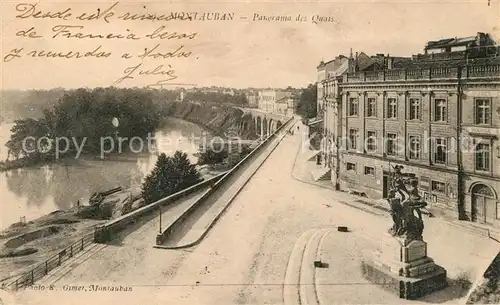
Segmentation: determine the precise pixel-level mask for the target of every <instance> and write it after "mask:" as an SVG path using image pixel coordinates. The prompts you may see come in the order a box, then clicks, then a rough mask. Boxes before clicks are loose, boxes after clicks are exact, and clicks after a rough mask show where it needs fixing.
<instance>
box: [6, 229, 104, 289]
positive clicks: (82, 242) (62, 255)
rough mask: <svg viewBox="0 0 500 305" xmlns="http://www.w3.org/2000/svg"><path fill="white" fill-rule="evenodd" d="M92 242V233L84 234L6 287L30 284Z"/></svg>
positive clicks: (17, 287) (11, 287)
mask: <svg viewBox="0 0 500 305" xmlns="http://www.w3.org/2000/svg"><path fill="white" fill-rule="evenodd" d="M93 243H94V234H93V233H89V234H86V235H84V236H83V237H82V238H80V239H79V240H78V241H76V242H74V243H73V244H71V245H70V246H69V247H67V248H65V249H64V250H62V251H59V253H57V254H56V255H54V256H52V257H50V258H49V259H47V260H46V261H45V262H43V263H41V264H39V265H38V266H36V267H34V268H33V269H31V270H30V271H27V272H24V273H23V274H22V275H21V276H19V277H18V278H17V279H16V280H15V281H13V282H12V283H10V284H8V285H7V288H10V289H13V290H18V289H19V288H22V287H27V286H31V285H33V284H34V283H35V281H37V280H39V279H41V278H43V277H44V276H46V275H47V274H48V273H49V272H50V271H51V270H53V269H55V268H57V267H59V266H61V264H62V263H64V262H65V261H67V260H68V259H70V258H72V257H73V256H75V255H76V254H78V253H80V252H82V251H83V250H85V248H87V247H88V246H89V245H91V244H93Z"/></svg>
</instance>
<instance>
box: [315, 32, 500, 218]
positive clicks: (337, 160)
mask: <svg viewBox="0 0 500 305" xmlns="http://www.w3.org/2000/svg"><path fill="white" fill-rule="evenodd" d="M498 50H499V48H498V47H497V46H496V45H495V43H494V41H493V40H492V39H491V37H490V36H489V35H488V34H484V33H478V35H477V36H473V37H465V38H449V39H442V40H438V41H430V42H428V43H427V44H426V46H425V48H424V54H418V55H413V56H412V57H411V58H410V57H409V58H394V57H390V56H384V55H381V54H378V55H376V56H371V57H370V56H367V55H366V54H364V53H361V54H358V55H357V56H356V57H353V56H352V55H351V56H350V58H349V60H348V61H349V64H348V69H347V71H343V70H339V72H342V73H336V74H334V75H332V76H327V75H328V74H325V71H324V70H325V69H326V68H325V66H326V64H325V63H323V64H322V65H320V66H319V67H318V74H321V75H325V77H326V79H323V80H322V81H321V82H319V83H318V93H321V97H320V95H319V94H318V112H320V111H321V112H322V114H323V121H324V125H323V126H324V130H323V138H324V141H322V146H321V151H322V154H323V156H324V157H325V158H324V159H326V162H325V164H324V165H325V166H326V167H328V168H329V169H330V171H331V180H332V183H333V184H334V185H336V187H337V189H340V190H346V191H353V192H357V193H360V194H364V195H366V196H367V197H370V198H375V199H381V198H386V197H387V194H388V191H389V187H390V174H391V172H392V171H393V169H392V168H393V166H395V165H403V166H404V169H403V172H409V173H413V174H415V178H416V179H417V180H418V183H419V190H420V192H421V195H422V197H423V198H424V199H425V201H427V202H428V204H429V206H428V207H429V209H430V210H431V212H432V213H433V214H435V215H442V216H446V217H449V218H457V217H459V218H460V219H464V220H465V219H466V220H470V221H474V222H480V223H483V224H488V225H493V226H498V227H500V198H499V195H500V194H499V192H500V53H499V52H498ZM329 69H330V70H332V68H331V67H330V68H329ZM319 79H320V78H319Z"/></svg>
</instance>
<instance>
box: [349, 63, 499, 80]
mask: <svg viewBox="0 0 500 305" xmlns="http://www.w3.org/2000/svg"><path fill="white" fill-rule="evenodd" d="M459 77H460V78H478V77H500V65H498V64H495V65H470V66H464V67H462V68H461V71H460V69H459V68H458V67H432V68H414V69H393V70H383V71H362V72H352V73H346V74H344V75H343V82H344V83H364V82H384V81H406V80H433V79H458V78H459Z"/></svg>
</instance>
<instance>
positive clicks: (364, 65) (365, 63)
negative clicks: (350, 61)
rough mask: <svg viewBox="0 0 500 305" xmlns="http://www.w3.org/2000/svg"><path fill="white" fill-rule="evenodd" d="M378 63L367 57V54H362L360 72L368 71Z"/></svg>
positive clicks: (359, 56)
mask: <svg viewBox="0 0 500 305" xmlns="http://www.w3.org/2000/svg"><path fill="white" fill-rule="evenodd" d="M376 62H377V60H376V59H374V58H371V57H370V56H368V55H366V53H365V52H361V53H359V54H358V71H363V70H366V69H368V68H370V67H371V66H373V65H374V64H375V63H376Z"/></svg>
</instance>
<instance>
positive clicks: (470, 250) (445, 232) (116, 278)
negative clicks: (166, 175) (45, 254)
mask: <svg viewBox="0 0 500 305" xmlns="http://www.w3.org/2000/svg"><path fill="white" fill-rule="evenodd" d="M284 126H285V128H283V129H280V130H278V131H277V133H275V134H273V135H272V136H271V137H268V138H266V140H265V141H264V143H263V144H261V146H259V148H257V149H256V150H255V153H253V154H251V155H250V157H248V159H246V161H245V160H244V161H242V163H239V164H238V165H237V166H236V167H235V168H234V170H232V172H229V173H226V174H223V175H222V176H219V177H215V178H213V180H210V181H207V182H205V183H202V184H200V185H197V186H194V187H192V188H191V189H190V190H184V191H182V192H180V193H178V194H174V195H172V196H169V197H167V198H165V199H162V200H161V201H159V202H157V203H159V204H160V205H157V206H155V204H157V203H154V204H152V205H149V206H146V207H144V208H142V209H143V210H137V211H138V212H136V215H135V216H134V217H128V216H125V217H124V218H123V219H117V220H115V221H114V223H111V224H109V226H110V228H111V229H119V231H117V232H108V233H113V234H104V235H101V236H100V237H101V238H102V239H101V240H100V241H99V243H92V244H91V246H88V247H85V249H84V250H82V251H81V252H79V253H78V254H77V255H74V256H72V257H71V258H70V259H68V260H67V261H66V262H65V263H62V264H61V261H60V260H61V255H64V257H67V255H68V254H69V253H71V254H73V253H74V252H73V251H77V250H78V249H83V248H84V244H83V243H82V245H81V248H80V244H77V247H76V248H72V251H64V252H60V254H59V256H57V257H56V259H59V261H58V263H59V265H58V267H57V268H54V269H53V270H52V269H51V270H49V271H48V269H47V268H49V267H50V266H52V265H55V264H57V262H54V263H53V264H52V263H50V264H48V265H45V264H43V265H41V275H42V277H41V278H39V277H36V275H35V274H33V273H32V274H28V278H27V279H28V280H32V279H33V278H36V279H37V280H36V282H35V284H39V285H40V286H36V287H54V288H53V289H51V290H50V291H49V290H45V291H43V293H40V291H37V290H36V289H26V290H24V289H22V290H21V291H20V292H19V293H18V294H16V302H12V304H14V303H15V304H54V303H56V302H57V301H58V300H61V299H63V298H66V299H67V298H68V292H71V293H72V295H74V296H75V297H72V298H71V304H73V305H77V304H78V305H80V304H81V305H84V304H85V305H87V304H88V303H89V295H92V296H91V297H90V298H91V299H93V298H95V299H96V300H97V299H99V300H100V302H98V303H102V304H124V305H125V304H130V305H132V304H141V303H147V304H164V303H165V302H168V303H169V304H181V305H183V304H186V305H192V304H285V305H296V304H315V305H318V304H325V305H326V304H336V303H355V304H364V303H370V302H373V303H387V302H388V301H389V302H390V303H391V304H400V300H399V299H398V298H396V297H394V296H392V294H388V293H386V292H384V291H383V290H381V289H380V287H377V285H369V284H366V283H365V282H363V279H362V278H360V275H359V274H358V273H359V266H358V265H357V263H358V262H359V261H360V259H361V258H360V257H361V254H362V252H363V251H366V250H367V249H376V247H378V246H379V245H380V236H379V235H378V234H379V233H378V232H384V233H385V232H386V231H387V227H388V226H389V225H390V223H391V222H390V219H389V216H388V215H387V214H388V213H381V211H380V210H376V209H372V208H368V207H367V208H366V209H365V208H360V207H359V204H358V206H356V204H355V202H356V201H355V199H349V198H350V195H348V194H344V193H339V192H335V191H332V190H330V189H327V188H324V187H316V186H314V185H311V183H309V182H307V179H305V178H299V177H306V176H307V175H302V176H300V175H301V173H306V172H305V167H304V164H306V162H307V161H306V160H307V159H308V158H309V155H310V152H309V154H307V152H306V153H303V152H302V151H301V147H303V146H302V145H301V144H302V141H303V140H304V138H305V139H307V133H306V135H305V136H304V135H301V134H300V133H299V132H297V133H295V134H294V135H291V134H287V130H288V129H289V128H292V127H293V125H292V124H290V125H287V124H286V123H285V125H284ZM304 129H305V126H300V130H301V131H303V132H306V130H304ZM309 176H310V175H309ZM161 204H163V205H161ZM158 208H160V209H158ZM148 209H149V212H150V213H149V214H147V212H148ZM160 215H161V216H160ZM338 225H342V226H348V227H349V233H339V232H337V230H332V228H336V226H338ZM426 227H427V230H428V231H430V232H432V234H429V235H428V236H426V241H427V242H428V243H429V245H430V247H429V248H430V249H432V251H433V253H432V256H433V257H434V258H435V259H436V260H437V261H439V262H440V263H444V265H445V266H444V267H446V268H447V270H448V271H449V276H450V277H452V278H455V277H456V276H457V275H458V274H459V273H460V272H461V271H460V270H462V269H461V268H462V267H460V266H465V268H466V269H465V270H472V271H471V272H472V273H471V274H474V275H475V274H476V272H477V274H480V273H482V271H484V269H483V270H479V268H478V267H477V266H479V265H481V264H482V265H481V266H483V267H484V266H487V264H489V262H490V261H491V257H492V256H491V254H492V253H498V247H497V244H496V243H495V244H493V245H492V244H491V243H490V241H488V240H487V239H480V238H478V237H477V236H475V235H472V234H471V233H470V232H466V231H464V230H462V229H459V228H458V227H457V226H456V225H454V226H448V225H446V224H444V223H443V221H440V220H439V219H438V218H429V219H426ZM327 234H328V235H327ZM106 235H107V236H106ZM457 248H460V251H456V249H457ZM479 248H480V249H481V251H477V249H479ZM318 258H320V259H321V260H322V261H324V262H326V263H328V264H329V267H328V268H324V269H315V268H314V265H313V262H314V261H315V260H317V259H318ZM478 259H479V260H480V261H479V263H477V262H478ZM471 262H475V263H474V264H476V265H472V263H471ZM471 266H472V267H471ZM472 281H473V282H474V281H475V279H472ZM363 283H365V284H363ZM300 284H302V285H300ZM95 287H99V288H95ZM109 287H112V288H113V287H114V289H115V290H114V291H120V290H119V289H122V288H123V289H124V292H123V293H116V292H110V291H113V290H109V289H111V288H109ZM116 287H118V288H116ZM450 288H451V289H450V290H447V292H446V293H447V294H440V295H437V296H435V297H434V298H429V299H427V300H426V302H427V303H438V302H444V300H449V298H450V295H451V296H452V297H453V292H450V291H452V290H453V291H454V290H457V291H459V292H460V291H461V290H460V289H457V288H456V287H450ZM116 289H118V290H116ZM106 290H107V291H106ZM0 291H1V290H0ZM86 291H92V293H91V294H89V292H86ZM0 296H1V295H0ZM431 297H432V296H431ZM2 298H3V296H2ZM4 300H5V299H4ZM103 300H104V301H103ZM165 300H167V301H165ZM452 303H456V302H452ZM9 304H11V303H9Z"/></svg>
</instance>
